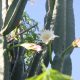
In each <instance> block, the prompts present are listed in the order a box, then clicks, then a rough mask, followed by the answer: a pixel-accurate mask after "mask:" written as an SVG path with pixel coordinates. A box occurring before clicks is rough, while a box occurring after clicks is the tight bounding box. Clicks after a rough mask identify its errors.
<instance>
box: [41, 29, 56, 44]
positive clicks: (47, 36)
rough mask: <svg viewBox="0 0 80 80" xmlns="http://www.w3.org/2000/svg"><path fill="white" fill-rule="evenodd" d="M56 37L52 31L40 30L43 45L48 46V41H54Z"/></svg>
mask: <svg viewBox="0 0 80 80" xmlns="http://www.w3.org/2000/svg"><path fill="white" fill-rule="evenodd" d="M56 37H58V36H57V35H55V34H54V31H52V30H46V29H45V30H42V32H41V34H40V40H42V42H43V43H45V44H48V43H49V42H50V40H54V39H55V38H56Z"/></svg>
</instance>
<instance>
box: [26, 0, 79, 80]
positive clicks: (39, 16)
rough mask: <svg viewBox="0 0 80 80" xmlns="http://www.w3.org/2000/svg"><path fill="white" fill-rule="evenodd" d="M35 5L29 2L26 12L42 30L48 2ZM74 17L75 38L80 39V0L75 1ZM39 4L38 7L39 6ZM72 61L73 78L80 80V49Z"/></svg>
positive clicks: (35, 3)
mask: <svg viewBox="0 0 80 80" xmlns="http://www.w3.org/2000/svg"><path fill="white" fill-rule="evenodd" d="M34 1H35V2H34V5H31V4H30V2H28V4H27V6H26V11H27V13H28V14H29V15H30V17H31V18H33V19H34V20H36V21H38V22H39V27H40V29H42V27H43V26H44V16H45V1H46V0H34ZM73 1H74V3H73V8H74V16H75V33H76V34H75V37H76V38H80V29H79V27H80V20H79V19H80V9H79V8H80V0H73ZM37 4H38V5H37ZM71 59H72V78H73V79H74V80H79V79H80V62H79V61H80V48H75V49H74V50H73V53H72V54H71Z"/></svg>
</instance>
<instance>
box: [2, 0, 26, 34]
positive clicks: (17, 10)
mask: <svg viewBox="0 0 80 80" xmlns="http://www.w3.org/2000/svg"><path fill="white" fill-rule="evenodd" d="M26 2H27V0H14V1H13V3H12V5H11V6H10V8H9V10H8V12H7V15H6V18H5V22H4V26H3V29H4V28H5V31H3V35H7V34H9V33H10V32H11V31H12V30H13V29H15V27H16V26H18V25H19V21H20V19H21V17H22V13H23V11H24V8H25V5H26Z"/></svg>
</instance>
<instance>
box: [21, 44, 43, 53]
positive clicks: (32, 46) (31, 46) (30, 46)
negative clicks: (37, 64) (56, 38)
mask: <svg viewBox="0 0 80 80" xmlns="http://www.w3.org/2000/svg"><path fill="white" fill-rule="evenodd" d="M20 46H22V47H24V48H26V49H27V50H35V51H37V52H39V51H41V50H42V48H41V46H40V45H37V44H34V43H23V44H21V45H20Z"/></svg>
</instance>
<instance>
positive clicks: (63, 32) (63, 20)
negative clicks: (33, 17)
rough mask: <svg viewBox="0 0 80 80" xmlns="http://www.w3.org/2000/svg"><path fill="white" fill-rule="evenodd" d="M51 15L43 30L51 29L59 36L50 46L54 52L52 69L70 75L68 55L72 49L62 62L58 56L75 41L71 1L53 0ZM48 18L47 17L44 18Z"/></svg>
mask: <svg viewBox="0 0 80 80" xmlns="http://www.w3.org/2000/svg"><path fill="white" fill-rule="evenodd" d="M50 1H51V0H50ZM53 1H54V0H53ZM47 4H48V3H47ZM50 5H51V4H50ZM47 8H48V7H47ZM48 10H49V9H48ZM47 12H48V11H47ZM51 14H52V15H51V17H52V18H51V22H50V23H48V20H46V22H45V24H46V23H47V24H48V25H46V26H45V28H50V27H53V29H54V32H55V34H56V35H58V36H59V38H57V39H55V40H54V41H53V44H52V50H54V53H55V57H54V59H53V64H52V68H54V69H57V70H58V71H60V72H62V73H64V74H68V75H71V71H72V63H71V58H70V54H71V53H72V50H73V49H71V50H70V51H69V52H68V53H67V54H68V55H67V56H66V57H65V59H64V61H62V60H61V57H60V55H61V53H62V52H63V50H64V49H66V48H67V47H68V46H69V45H70V44H71V42H72V41H73V40H74V39H75V31H74V26H75V24H74V14H73V0H55V4H54V8H53V12H52V11H51ZM48 17H49V16H47V17H46V18H48ZM65 64H67V65H65ZM67 67H68V68H67Z"/></svg>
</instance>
